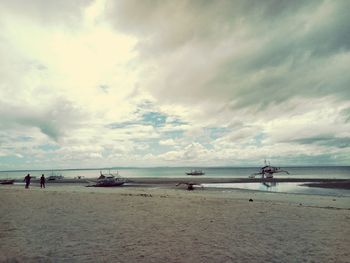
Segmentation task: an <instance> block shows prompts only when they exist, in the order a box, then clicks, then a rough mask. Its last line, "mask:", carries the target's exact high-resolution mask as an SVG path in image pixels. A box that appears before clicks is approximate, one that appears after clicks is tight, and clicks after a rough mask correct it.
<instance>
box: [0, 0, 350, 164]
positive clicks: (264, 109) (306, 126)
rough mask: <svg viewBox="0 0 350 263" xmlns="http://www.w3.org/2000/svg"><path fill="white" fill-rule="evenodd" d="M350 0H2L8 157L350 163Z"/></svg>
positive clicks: (0, 42)
mask: <svg viewBox="0 0 350 263" xmlns="http://www.w3.org/2000/svg"><path fill="white" fill-rule="evenodd" d="M349 7H350V6H349V3H348V2H347V1H336V2H334V1H333V2H332V1H309V2H307V3H301V2H296V1H289V2H280V1H269V2H265V1H253V2H250V1H226V0H224V1H216V2H215V1H213V2H203V1H196V0H195V1H186V0H181V1H179V2H176V3H175V2H174V1H161V2H153V1H152V2H150V1H141V2H140V1H130V0H128V1H112V0H96V1H93V0H91V1H90V0H78V1H65V0H64V1H59V2H58V3H56V2H52V1H43V0H34V1H31V2H30V3H29V2H28V3H27V2H25V3H24V2H23V1H18V0H14V1H2V2H1V3H0V56H1V60H0V97H1V99H0V122H1V123H2V124H3V123H4V125H1V127H0V135H1V137H0V145H1V150H0V156H1V157H3V160H5V159H6V158H10V159H11V158H18V159H21V160H22V161H21V162H13V160H12V161H11V160H10V161H6V162H1V165H0V169H2V168H3V169H6V167H14V163H16V165H20V166H21V167H22V168H23V167H28V165H29V164H32V165H33V166H34V165H35V166H36V168H40V165H43V164H45V165H47V166H48V168H50V166H53V165H55V166H59V167H81V166H83V167H92V166H115V165H126V166H130V165H147V166H150V165H182V164H185V165H192V164H193V165H194V164H198V165H201V164H204V165H240V164H248V163H249V164H254V163H256V162H261V160H262V159H264V158H275V159H277V160H279V161H281V162H284V163H295V162H298V160H300V162H301V163H302V162H303V160H305V164H310V163H311V164H312V163H317V162H318V160H319V158H321V159H322V160H328V161H329V163H332V164H349V162H350V160H349V157H347V156H350V155H349V153H350V139H349V138H350V134H349V130H350V127H349V125H350V124H349V123H350V121H349V118H350V117H349V116H350V114H349V112H350V111H349V109H350V103H349V99H350V93H349V83H350V75H349V74H348V65H349V64H350V38H349V36H350V32H349V27H346V26H344V25H347V24H349V22H350V21H349V16H348V15H347V10H348V9H349ZM305 156H307V158H305ZM298 158H299V159H298ZM17 161H18V160H17ZM18 163H20V164H18ZM15 168H17V167H15ZM18 168H19V167H18Z"/></svg>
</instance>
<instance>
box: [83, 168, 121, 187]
mask: <svg viewBox="0 0 350 263" xmlns="http://www.w3.org/2000/svg"><path fill="white" fill-rule="evenodd" d="M94 183H95V184H93V185H88V186H94V187H111V186H121V185H123V184H124V183H125V179H124V178H122V177H120V176H119V174H118V173H116V174H112V173H111V172H109V173H108V174H104V173H102V171H100V177H99V178H98V179H97V181H96V182H94Z"/></svg>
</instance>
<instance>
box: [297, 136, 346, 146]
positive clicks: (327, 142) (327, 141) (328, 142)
mask: <svg viewBox="0 0 350 263" xmlns="http://www.w3.org/2000/svg"><path fill="white" fill-rule="evenodd" d="M295 142H297V143H301V144H318V145H322V146H328V147H329V146H332V147H337V148H347V147H350V137H344V138H336V137H334V136H323V137H320V136H317V137H311V138H303V139H299V140H296V141H295Z"/></svg>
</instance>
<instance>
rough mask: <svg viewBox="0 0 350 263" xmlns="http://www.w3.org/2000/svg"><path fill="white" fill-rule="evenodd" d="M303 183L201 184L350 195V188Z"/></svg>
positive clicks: (296, 192)
mask: <svg viewBox="0 0 350 263" xmlns="http://www.w3.org/2000/svg"><path fill="white" fill-rule="evenodd" d="M303 184H304V183H272V184H271V183H224V184H202V186H204V187H207V188H222V189H225V190H227V189H244V190H253V191H263V192H277V193H293V194H312V195H330V196H350V190H346V189H334V188H318V187H308V186H304V185H303Z"/></svg>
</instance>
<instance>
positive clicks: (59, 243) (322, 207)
mask: <svg viewBox="0 0 350 263" xmlns="http://www.w3.org/2000/svg"><path fill="white" fill-rule="evenodd" d="M139 183H140V182H139ZM148 183H150V182H148ZM84 185H85V184H83V183H81V184H79V183H75V184H49V185H48V187H47V188H46V189H40V188H39V187H38V185H37V184H32V185H31V188H30V189H28V190H26V189H24V187H23V186H22V185H13V186H1V187H0V201H1V202H0V211H1V216H0V234H1V238H0V261H1V262H6V261H7V262H348V259H349V258H350V253H349V250H348V247H349V245H350V198H349V197H331V196H313V195H300V194H298V195H295V194H281V193H263V192H252V191H239V190H237V191H226V192H225V191H207V190H195V191H186V190H185V187H181V188H176V187H174V188H169V187H163V186H159V184H153V185H152V184H148V186H147V187H145V186H142V185H141V186H139V187H117V188H87V187H84ZM249 199H252V200H253V202H249Z"/></svg>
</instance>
